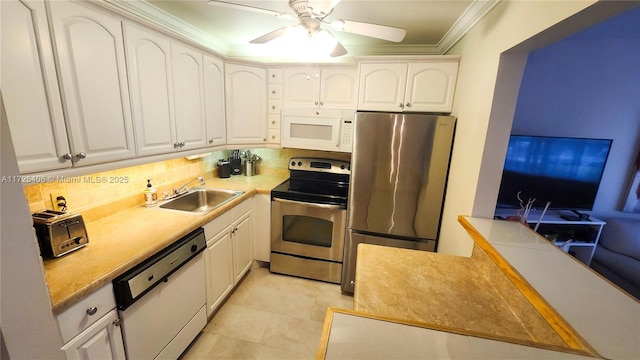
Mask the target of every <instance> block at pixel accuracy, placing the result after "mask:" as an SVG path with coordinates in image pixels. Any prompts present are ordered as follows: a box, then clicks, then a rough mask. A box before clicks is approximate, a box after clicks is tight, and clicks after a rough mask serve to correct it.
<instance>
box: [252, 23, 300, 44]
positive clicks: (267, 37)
mask: <svg viewBox="0 0 640 360" xmlns="http://www.w3.org/2000/svg"><path fill="white" fill-rule="evenodd" d="M290 27H291V26H285V27H281V28H280V29H278V30H274V31H272V32H270V33H267V34H264V35H262V36H260V37H258V38H255V39H253V40H251V41H249V43H251V44H264V43H268V42H269V41H271V40H274V39H277V38H279V37H280V36H282V35H284V34H285V33H286V32H287V29H289V28H290Z"/></svg>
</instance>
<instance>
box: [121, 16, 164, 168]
mask: <svg viewBox="0 0 640 360" xmlns="http://www.w3.org/2000/svg"><path fill="white" fill-rule="evenodd" d="M124 29H125V34H124V35H125V39H126V50H127V65H128V69H129V85H130V89H131V107H132V111H133V123H134V125H135V129H136V149H137V151H138V155H141V156H144V155H154V154H162V153H168V152H172V151H174V144H175V143H176V127H175V119H174V112H173V95H172V93H173V91H172V89H171V83H172V80H171V42H170V41H169V39H168V38H167V37H165V36H163V35H160V34H158V33H156V32H153V31H151V30H148V29H146V28H142V27H139V26H136V25H133V24H130V23H125V27H124Z"/></svg>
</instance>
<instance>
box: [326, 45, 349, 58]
mask: <svg viewBox="0 0 640 360" xmlns="http://www.w3.org/2000/svg"><path fill="white" fill-rule="evenodd" d="M346 54H347V49H345V48H344V46H342V44H340V42H339V41H338V42H337V43H336V47H334V48H333V50H331V52H330V53H329V55H330V56H331V57H338V56H342V55H346Z"/></svg>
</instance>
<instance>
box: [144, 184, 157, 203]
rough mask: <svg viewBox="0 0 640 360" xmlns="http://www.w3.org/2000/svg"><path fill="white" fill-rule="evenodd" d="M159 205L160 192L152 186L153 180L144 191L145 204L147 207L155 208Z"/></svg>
mask: <svg viewBox="0 0 640 360" xmlns="http://www.w3.org/2000/svg"><path fill="white" fill-rule="evenodd" d="M157 203H158V192H157V191H156V189H155V188H154V187H153V185H151V179H148V180H147V188H146V189H145V190H144V204H145V205H146V206H154V205H156V204H157Z"/></svg>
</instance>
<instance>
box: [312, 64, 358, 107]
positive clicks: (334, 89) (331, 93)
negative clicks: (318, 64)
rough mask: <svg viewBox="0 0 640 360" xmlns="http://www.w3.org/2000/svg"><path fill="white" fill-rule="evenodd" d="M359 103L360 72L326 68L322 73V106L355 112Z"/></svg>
mask: <svg viewBox="0 0 640 360" xmlns="http://www.w3.org/2000/svg"><path fill="white" fill-rule="evenodd" d="M357 103H358V70H357V69H355V68H326V69H322V70H321V71H320V106H321V107H324V108H327V109H344V110H354V109H355V108H356V106H357Z"/></svg>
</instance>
